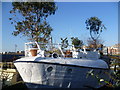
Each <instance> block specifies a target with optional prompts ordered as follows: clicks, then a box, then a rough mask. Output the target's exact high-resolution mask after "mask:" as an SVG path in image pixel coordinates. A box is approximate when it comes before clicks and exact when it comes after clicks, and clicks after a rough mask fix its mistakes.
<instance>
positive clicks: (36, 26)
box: [9, 2, 57, 42]
mask: <svg viewBox="0 0 120 90" xmlns="http://www.w3.org/2000/svg"><path fill="white" fill-rule="evenodd" d="M12 5H13V9H12V10H11V11H10V13H11V14H13V17H12V18H9V20H11V24H14V25H15V29H16V30H15V31H14V32H13V35H14V36H17V35H19V34H22V35H24V36H27V37H29V38H31V39H32V40H35V41H37V42H38V41H43V42H46V41H47V40H48V38H49V36H50V34H51V31H52V28H51V27H50V25H49V24H48V22H46V18H47V17H48V16H49V15H52V14H55V11H56V9H57V7H56V4H55V3H54V2H13V3H12Z"/></svg>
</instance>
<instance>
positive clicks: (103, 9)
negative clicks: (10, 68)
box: [0, 2, 118, 52]
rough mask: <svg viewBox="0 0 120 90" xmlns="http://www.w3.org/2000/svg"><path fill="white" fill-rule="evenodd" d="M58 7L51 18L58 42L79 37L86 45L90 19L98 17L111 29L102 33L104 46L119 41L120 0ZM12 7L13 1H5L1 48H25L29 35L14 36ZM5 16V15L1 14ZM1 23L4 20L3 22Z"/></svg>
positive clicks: (55, 39)
mask: <svg viewBox="0 0 120 90" xmlns="http://www.w3.org/2000/svg"><path fill="white" fill-rule="evenodd" d="M56 5H57V6H58V9H57V11H56V13H55V15H51V16H49V17H48V18H47V21H48V22H49V24H50V25H51V27H52V28H53V32H52V37H53V41H54V43H60V42H61V41H60V38H66V37H67V38H68V40H69V43H71V41H70V38H71V37H78V38H79V39H80V40H83V42H84V44H86V43H87V42H86V40H87V38H89V37H90V35H89V30H86V25H85V21H86V19H88V18H90V17H93V16H96V17H98V18H99V19H100V20H101V21H102V22H103V24H104V25H105V26H106V28H107V30H105V31H103V32H102V33H101V36H100V39H102V40H103V41H104V45H106V46H112V45H114V44H116V43H118V3H117V2H57V3H56ZM11 9H12V5H11V2H2V44H0V45H2V49H0V52H1V51H3V52H4V51H7V52H9V51H15V45H17V50H24V43H25V42H27V40H26V38H25V37H21V36H17V37H15V36H13V35H12V32H13V31H14V30H15V28H14V25H11V24H10V20H9V18H10V17H11V14H10V13H9V11H10V10H11ZM0 17H1V16H0ZM0 23H1V21H0Z"/></svg>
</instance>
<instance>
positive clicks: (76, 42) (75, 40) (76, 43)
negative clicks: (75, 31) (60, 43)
mask: <svg viewBox="0 0 120 90" xmlns="http://www.w3.org/2000/svg"><path fill="white" fill-rule="evenodd" d="M71 40H72V45H74V46H75V48H81V46H82V45H83V41H82V40H79V39H78V38H77V37H75V38H74V37H72V38H71Z"/></svg>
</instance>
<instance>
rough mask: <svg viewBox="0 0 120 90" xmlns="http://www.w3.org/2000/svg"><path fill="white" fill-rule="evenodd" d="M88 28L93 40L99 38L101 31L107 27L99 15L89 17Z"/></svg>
mask: <svg viewBox="0 0 120 90" xmlns="http://www.w3.org/2000/svg"><path fill="white" fill-rule="evenodd" d="M85 24H86V29H88V30H90V36H91V38H92V39H93V40H97V39H98V37H99V36H100V33H101V32H102V31H103V30H104V29H106V27H105V26H104V25H103V24H102V21H101V20H100V19H99V18H98V17H91V18H88V19H87V20H86V22H85Z"/></svg>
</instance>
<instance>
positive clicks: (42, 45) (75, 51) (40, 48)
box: [25, 42, 100, 59]
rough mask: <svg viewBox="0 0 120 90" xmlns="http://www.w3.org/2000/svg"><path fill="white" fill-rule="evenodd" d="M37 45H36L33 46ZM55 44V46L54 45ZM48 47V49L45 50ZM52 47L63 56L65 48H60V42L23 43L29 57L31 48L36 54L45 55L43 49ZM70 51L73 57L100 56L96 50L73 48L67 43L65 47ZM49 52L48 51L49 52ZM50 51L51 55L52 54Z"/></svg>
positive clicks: (49, 49) (95, 57)
mask: <svg viewBox="0 0 120 90" xmlns="http://www.w3.org/2000/svg"><path fill="white" fill-rule="evenodd" d="M33 46H37V47H33ZM56 46H57V47H56ZM47 49H48V50H47ZM53 49H57V50H59V51H60V53H61V55H60V56H62V57H65V56H66V55H65V53H64V52H65V51H64V50H65V49H61V44H46V43H37V42H28V43H25V56H26V57H29V56H32V54H31V52H30V51H31V50H36V51H37V56H40V57H45V56H46V55H47V54H45V51H52V50H53ZM66 49H67V50H69V51H70V52H72V57H73V58H94V59H97V58H99V57H100V55H99V53H98V51H86V49H85V48H84V49H82V50H79V49H75V48H74V46H73V45H68V48H66ZM49 54H50V53H49ZM53 54H54V53H52V54H51V55H53Z"/></svg>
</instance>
